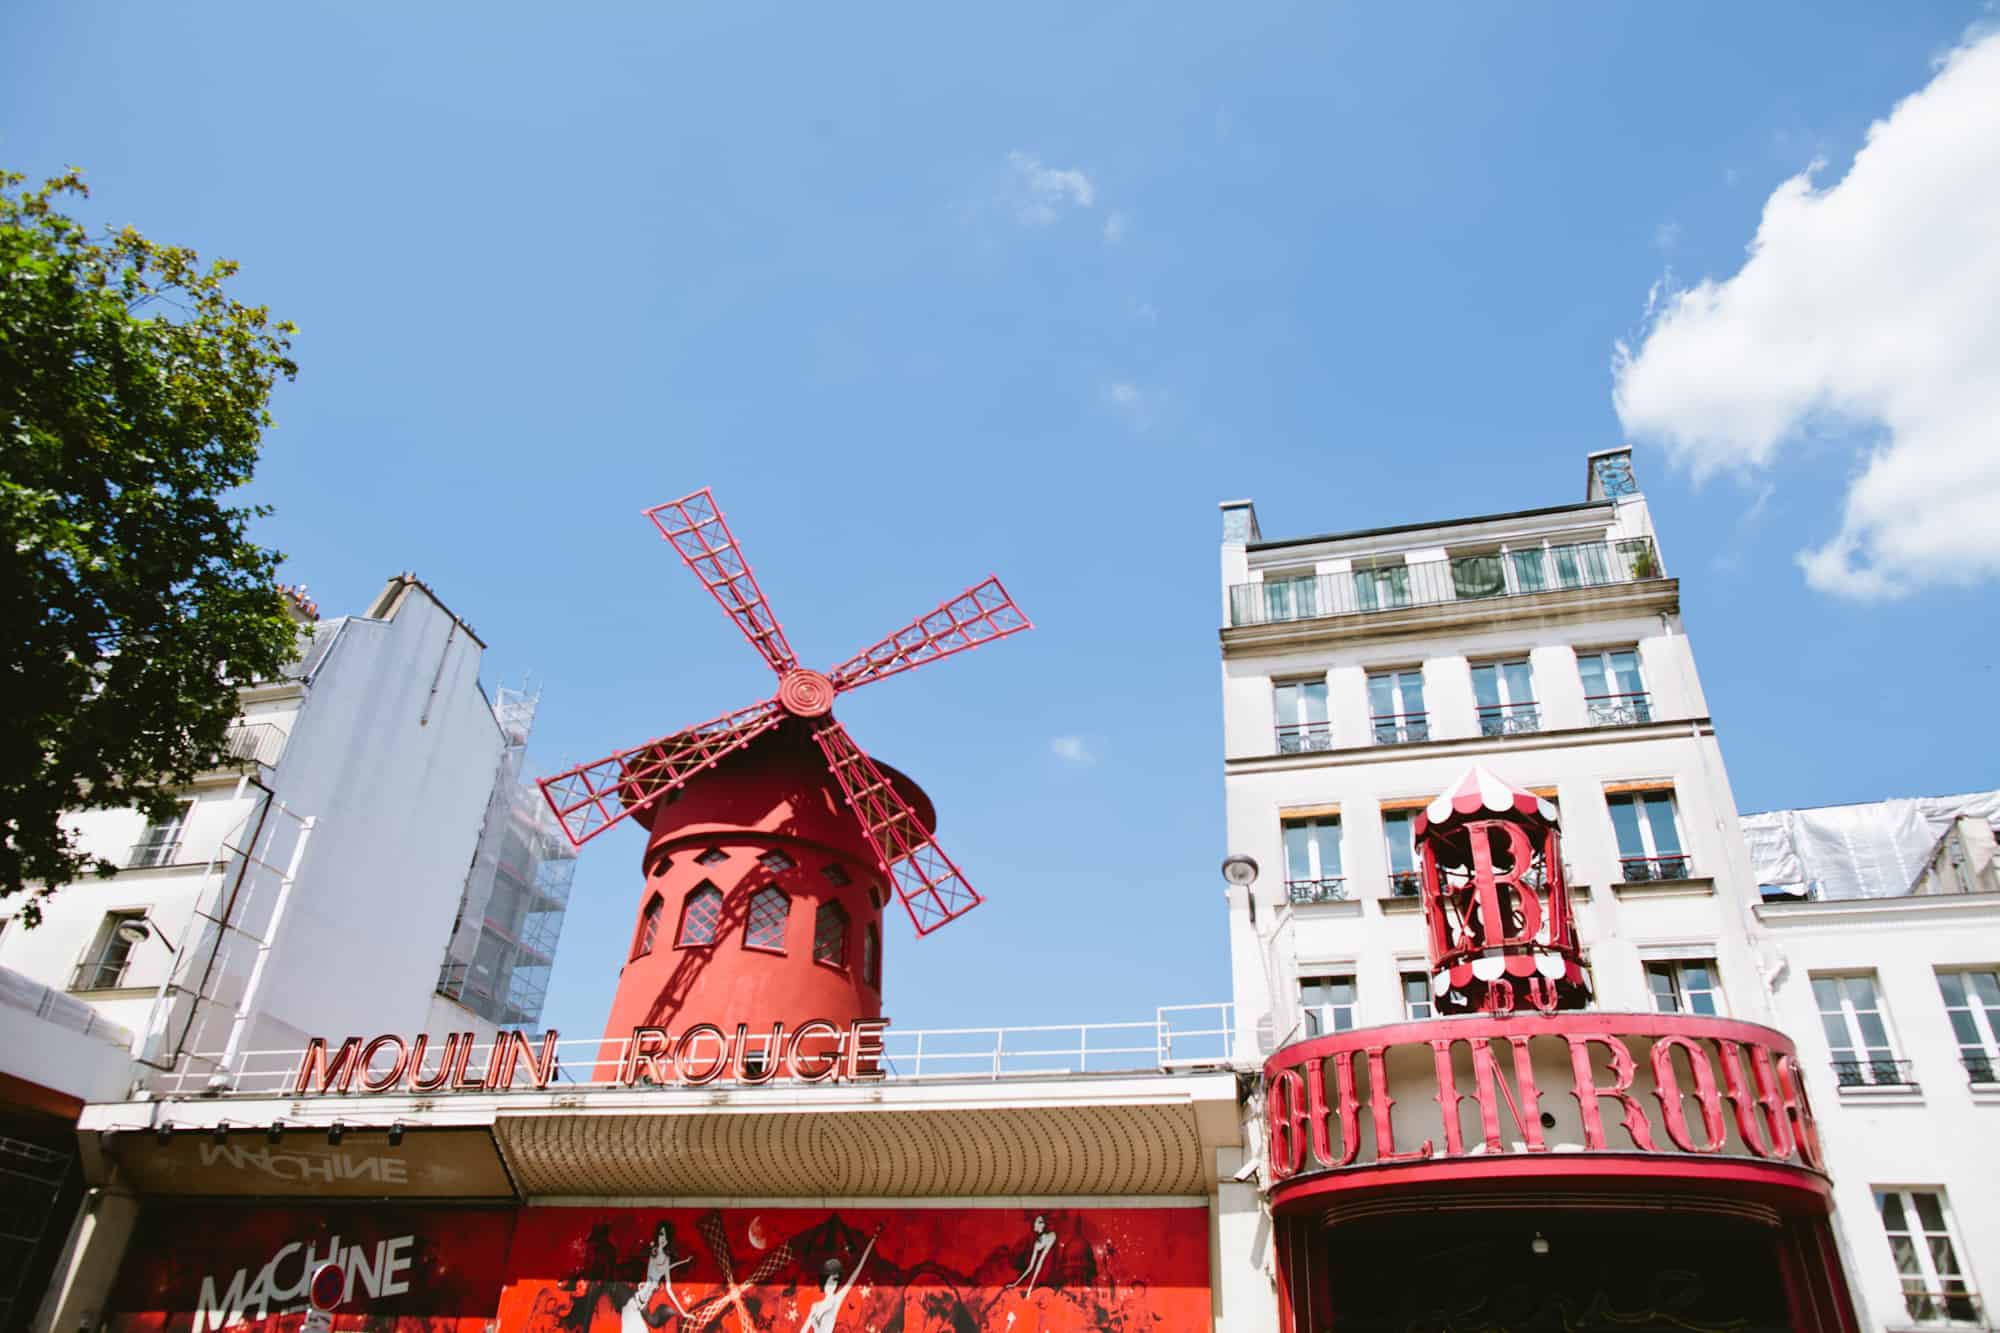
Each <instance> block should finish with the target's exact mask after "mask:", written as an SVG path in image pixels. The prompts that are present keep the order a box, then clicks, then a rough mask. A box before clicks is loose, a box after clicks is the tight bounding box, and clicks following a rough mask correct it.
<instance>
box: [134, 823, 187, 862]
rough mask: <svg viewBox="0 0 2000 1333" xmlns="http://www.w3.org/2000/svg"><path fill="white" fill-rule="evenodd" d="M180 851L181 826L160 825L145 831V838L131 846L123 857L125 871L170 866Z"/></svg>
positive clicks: (176, 824)
mask: <svg viewBox="0 0 2000 1333" xmlns="http://www.w3.org/2000/svg"><path fill="white" fill-rule="evenodd" d="M180 849H181V826H180V825H179V824H178V823H175V824H161V825H156V826H154V827H151V828H148V829H147V830H146V833H145V836H144V837H142V838H140V839H139V841H137V842H135V843H133V844H132V850H131V851H130V852H129V853H127V855H126V857H125V868H126V869H127V870H144V869H146V868H148V867H149V866H170V865H172V864H174V856H175V854H176V853H178V852H179V851H180Z"/></svg>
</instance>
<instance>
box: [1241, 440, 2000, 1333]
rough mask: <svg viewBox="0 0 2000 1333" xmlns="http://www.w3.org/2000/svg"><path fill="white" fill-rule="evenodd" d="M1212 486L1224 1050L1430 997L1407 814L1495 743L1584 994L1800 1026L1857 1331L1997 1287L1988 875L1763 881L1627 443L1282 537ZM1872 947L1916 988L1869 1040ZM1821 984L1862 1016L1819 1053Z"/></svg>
mask: <svg viewBox="0 0 2000 1333" xmlns="http://www.w3.org/2000/svg"><path fill="white" fill-rule="evenodd" d="M1222 509H1223V530H1224V535H1223V544H1222V552H1221V559H1222V569H1221V575H1222V577H1221V585H1222V586H1221V608H1220V609H1221V612H1222V617H1223V620H1222V625H1223V628H1222V631H1221V648H1222V685H1223V713H1224V736H1225V746H1226V751H1225V759H1224V775H1225V792H1226V802H1227V827H1228V838H1229V851H1230V852H1231V853H1232V855H1236V856H1247V857H1249V858H1251V859H1252V860H1253V861H1254V862H1255V864H1256V866H1257V868H1258V873H1257V876H1256V878H1255V880H1254V882H1252V883H1249V884H1247V885H1245V884H1234V885H1232V886H1231V888H1230V889H1229V891H1228V892H1229V902H1230V925H1231V930H1230V940H1231V957H1232V968H1233V974H1234V999H1235V1004H1236V1009H1235V1012H1236V1016H1237V1020H1236V1021H1237V1026H1238V1033H1239V1043H1240V1046H1239V1049H1244V1050H1258V1051H1263V1052H1265V1053H1267V1054H1268V1053H1270V1052H1272V1051H1275V1050H1279V1049H1280V1048H1284V1047H1286V1046H1287V1045H1288V1044H1291V1043H1296V1042H1299V1041H1301V1040H1303V1039H1306V1038H1311V1037H1316V1036H1320V1035H1323V1034H1332V1033H1339V1032H1345V1031H1348V1030H1350V1029H1357V1028H1368V1027H1372V1026H1375V1025H1381V1024H1392V1023H1398V1022H1403V1021H1406V1020H1420V1019H1428V1018H1431V1017H1432V1012H1433V1011H1432V1006H1431V990H1430V985H1429V983H1430V976H1429V969H1428V962H1427V943H1426V935H1425V926H1424V917H1423V913H1422V905H1421V899H1420V896H1419V894H1420V881H1419V874H1418V872H1419V869H1420V862H1419V859H1418V856H1417V853H1416V848H1415V846H1414V843H1413V840H1412V819H1413V817H1414V816H1415V815H1416V813H1417V812H1418V811H1419V810H1420V809H1421V808H1422V807H1423V806H1424V805H1425V804H1426V803H1427V802H1429V801H1430V800H1431V799H1432V798H1433V797H1435V796H1437V795H1438V794H1439V793H1440V792H1442V791H1445V790H1447V789H1448V788H1450V787H1452V786H1453V785H1454V784H1456V783H1457V782H1458V781H1459V780H1460V779H1461V777H1462V776H1463V775H1464V774H1465V772H1466V770H1467V769H1468V768H1471V767H1479V768H1483V769H1485V770H1488V771H1489V772H1490V773H1492V774H1494V775H1496V776H1497V777H1498V778H1500V779H1501V780H1503V781H1504V782H1506V783H1508V784H1511V785H1512V786H1514V787H1516V788H1519V789H1523V790H1526V791H1529V792H1533V793H1534V794H1536V795H1538V796H1540V797H1542V798H1544V799H1545V800H1546V801H1548V802H1549V803H1551V804H1552V805H1553V806H1554V807H1555V808H1556V809H1557V810H1558V811H1559V814H1560V820H1561V829H1562V834H1563V844H1564V846H1563V856H1564V860H1565V863H1566V871H1567V874H1566V877H1567V879H1568V883H1569V885H1570V893H1571V896H1572V898H1573V900H1574V903H1575V912H1576V920H1577V930H1578V936H1579V939H1580V943H1581V945H1582V947H1583V950H1584V952H1585V956H1586V959H1587V965H1588V968H1587V970H1588V976H1589V980H1590V983H1591V988H1592V992H1593V995H1594V1005H1595V1007H1596V1008H1597V1009H1600V1010H1604V1011H1622V1012H1625V1013H1645V1012H1648V1011H1664V1012H1675V1013H1681V1014H1692V1015H1716V1016H1721V1017H1724V1018H1728V1019H1736V1020H1743V1021H1745V1022H1749V1023H1754V1024H1761V1025H1765V1026H1768V1027H1775V1028H1779V1029H1782V1030H1783V1031H1785V1032H1787V1033H1788V1034H1790V1035H1792V1036H1793V1037H1794V1038H1795V1039H1796V1041H1797V1044H1798V1048H1799V1057H1800V1060H1801V1062H1802V1064H1803V1065H1805V1066H1807V1069H1806V1077H1807V1082H1808V1084H1809V1087H1810V1092H1811V1097H1812V1106H1813V1110H1814V1111H1815V1112H1816V1113H1817V1114H1818V1116H1819V1117H1820V1122H1821V1125H1822V1127H1823V1134H1824V1138H1825V1148H1826V1153H1827V1166H1828V1170H1829V1171H1830V1173H1831V1175H1832V1178H1833V1181H1834V1187H1835V1188H1834V1201H1835V1205H1836V1206H1835V1211H1834V1217H1833V1219H1832V1221H1833V1230H1834V1234H1835V1235H1836V1236H1837V1238H1838V1243H1839V1248H1840V1250H1841V1252H1842V1254H1841V1262H1842V1264H1843V1266H1844V1267H1845V1269H1846V1271H1847V1286H1848V1287H1849V1289H1850V1290H1851V1292H1852V1295H1853V1298H1854V1300H1855V1303H1856V1305H1857V1307H1858V1309H1859V1313H1860V1316H1861V1318H1862V1321H1863V1326H1865V1327H1871V1328H1881V1329H1889V1328H1903V1327H1909V1326H1914V1325H1923V1326H1929V1325H1931V1324H1934V1323H1946V1322H1949V1321H1951V1320H1953V1319H1958V1318H1963V1317H1967V1316H1968V1315H1973V1316H1976V1311H1977V1309H1978V1303H1977V1299H1976V1296H1973V1295H1970V1294H1968V1295H1964V1296H1962V1297H1957V1296H1954V1297H1952V1298H1951V1299H1946V1297H1945V1293H1947V1292H1959V1291H1963V1292H1966V1293H1971V1292H1975V1291H1977V1290H1979V1289H1980V1288H1979V1285H1978V1281H1977V1277H1976V1276H1975V1272H1976V1271H1977V1272H1978V1273H1979V1274H1980V1275H1985V1274H1990V1276H1988V1277H1987V1278H1986V1280H1987V1281H1990V1282H2000V1213H1996V1212H1995V1211H1994V1204H1993V1201H1992V1200H1993V1190H1992V1188H1991V1186H1992V1185H1993V1184H1994V1183H1995V1174H1994V1172H1993V1169H1992V1163H1993V1161H1994V1160H1995V1155H1994V1154H1993V1153H1992V1151H1991V1150H1990V1149H1988V1150H1979V1149H1975V1148H1974V1145H1976V1144H1979V1143H1980V1142H1981V1141H1982V1140H1983V1139H1984V1138H1987V1137H1990V1133H1989V1134H1988V1135H1981V1134H1980V1133H1979V1130H1980V1129H1981V1128H1987V1129H1989V1130H1990V1128H1991V1127H1992V1126H1993V1125H1994V1124H1995V1123H1996V1122H1995V1121H1994V1120H1993V1119H1992V1117H1993V1116H1994V1115H1995V1114H1996V1112H1995V1111H1994V1110H1993V1109H1992V1107H1993V1106H1994V1104H1995V1103H2000V1088H1982V1087H1980V1086H1978V1084H1977V1082H1976V1081H1975V1082H1974V1083H1973V1084H1972V1085H1970V1086H1968V1083H1967V1079H1966V1073H1967V1071H1971V1072H1973V1073H1975V1074H1977V1073H1985V1074H1987V1075H1990V1074H1991V1063H1990V1059H1991V1057H1992V1056H1993V1055H1994V1054H1995V1048H1994V1046H1993V1042H1994V1039H1995V1037H1996V1036H2000V989H1989V988H1993V987H1996V986H2000V983H1996V982H1995V981H1994V978H1993V970H1994V969H1993V964H1994V963H1995V960H1996V958H2000V933H1996V932H1995V931H1994V930H1993V928H1992V926H1993V922H1994V917H1993V916H1992V915H1991V913H1992V911H1993V907H1994V905H1995V904H1994V900H1993V899H1991V898H1990V897H1986V896H1984V895H1982V894H1970V895H1968V894H1965V893H1959V894H1957V895H1955V896H1952V897H1950V898H1946V897H1943V896H1932V897H1931V898H1929V900H1928V901H1925V902H1918V901H1917V900H1915V899H1908V900H1905V901H1902V902H1897V903H1895V904H1889V903H1885V902H1883V901H1881V900H1870V901H1868V902H1866V903H1856V902H1854V901H1844V902H1835V901H1825V900H1814V901H1799V902H1790V901H1773V902H1771V903H1766V902H1765V901H1764V895H1763V893H1762V892H1760V888H1759V886H1760V884H1763V883H1771V882H1773V881H1771V880H1769V879H1767V878H1763V877H1761V876H1760V872H1759V869H1758V867H1757V865H1756V863H1754V862H1753V859H1752V857H1751V854H1750V850H1749V847H1748V845H1747V844H1746V842H1745V838H1744V831H1743V825H1742V821H1741V820H1740V818H1739V816H1738V813H1737V809H1736V805H1735V801H1734V799H1733V797H1732V795H1731V792H1730V786H1729V779H1728V774H1727V771H1726V769H1725V766H1724V763H1723V758H1722V752H1721V749H1720V746H1719V743H1718V740H1717V737H1716V732H1715V727H1714V724H1713V722H1712V720H1711V719H1710V717H1709V714H1708V706H1707V702H1706V700H1705V699H1704V697H1703V694H1702V687H1701V680H1700V676H1699V674H1698V672H1697V670H1696V667H1695V662H1694V656H1693V652H1692V649H1691V647H1690V645H1689V641H1688V638H1687V635H1686V632H1685V630H1684V628H1683V626H1682V621H1681V605H1680V585H1679V583H1678V581H1677V580H1675V579H1674V578H1672V577H1671V576H1669V575H1668V573H1667V565H1666V562H1665V558H1664V556H1663V554H1662V552H1661V549H1660V545H1659V543H1658V542H1657V540H1656V538H1655V533H1654V530H1653V525H1652V521H1651V518H1650V516H1649V514H1648V511H1647V507H1646V502H1645V498H1644V496H1643V495H1642V494H1641V493H1640V491H1639V489H1638V486H1637V484H1636V482H1635V479H1634V476H1633V472H1632V465H1631V457H1630V452H1629V450H1624V449H1618V450H1608V451H1604V452H1601V453H1596V454H1592V455H1591V456H1590V457H1589V459H1588V462H1587V487H1586V493H1585V499H1584V501H1583V502H1582V503H1579V504H1570V505H1561V506H1555V507H1550V508H1545V509H1535V510H1529V511H1522V512H1517V513H1510V514H1495V515H1486V516H1480V517H1471V518H1460V519H1451V520H1446V521H1442V522H1437V523H1423V524H1409V525H1403V526H1397V527H1392V528H1377V529H1369V530H1363V531H1355V532H1344V533H1333V534H1328V535H1323V536H1311V537H1296V538H1282V539H1275V540H1273V539H1267V538H1265V537H1264V535H1263V534H1262V533H1261V532H1260V530H1259V526H1258V521H1257V515H1256V510H1255V508H1254V506H1253V504H1252V503H1251V502H1250V501H1248V500H1244V501H1234V502H1228V503H1225V504H1224V505H1223V506H1222ZM1975 841H1976V840H1975ZM1990 843H1991V840H1990V836H1989V837H1988V839H1987V842H1986V844H1985V845H1986V847H1987V849H1988V852H1989V853H1990ZM1972 855H1973V856H1974V857H1975V858H1976V857H1977V856H1979V855H1980V853H1979V852H1978V851H1974V852H1973V853H1972ZM1903 891H1904V892H1907V881H1906V882H1905V886H1904V890H1903ZM1780 896H1782V895H1780ZM1975 925H1976V926H1977V929H1970V930H1969V929H1967V927H1969V926H1975ZM1885 949H1886V950H1889V952H1888V953H1884V952H1883V951H1884V950H1885ZM1877 957H1879V958H1880V960H1881V961H1880V962H1879V964H1871V961H1870V960H1871V959H1873V958H1877ZM1876 966H1879V968H1880V973H1881V976H1880V980H1881V983H1882V984H1883V986H1884V987H1885V988H1887V990H1888V992H1889V993H1890V999H1891V1000H1892V1001H1894V1002H1897V1004H1898V1007H1899V1008H1900V1007H1901V994H1902V992H1904V991H1908V992H1910V995H1911V998H1910V1000H1909V1002H1908V1010H1909V1013H1908V1019H1909V1021H1908V1023H1907V1026H1904V1027H1903V1028H1902V1036H1901V1038H1900V1040H1899V1041H1891V1042H1889V1044H1888V1045H1887V1046H1886V1047H1885V1046H1883V1044H1882V1043H1883V1041H1884V1040H1885V1039H1884V1038H1881V1037H1880V1036H1879V1031H1880V1029H1879V1025H1878V1024H1877V1023H1876V1022H1875V1020H1874V1018H1872V1017H1871V1010H1870V1009H1869V1005H1870V1003H1871V996H1872V995H1874V994H1875V992H1872V991H1870V990H1869V988H1868V987H1867V986H1866V985H1865V984H1863V983H1864V982H1865V981H1866V980H1867V978H1868V977H1869V976H1870V975H1871V969H1872V968H1873V967H1876ZM1933 968H1936V969H1940V970H1939V971H1938V972H1937V973H1936V975H1933V974H1932V969H1933ZM1941 980H1942V981H1943V983H1944V985H1945V987H1946V989H1945V990H1943V991H1940V989H1939V985H1940V981H1941ZM1954 984H1956V985H1958V986H1959V989H1958V990H1953V989H1950V987H1951V986H1953V985H1954ZM1925 986H1928V988H1929V989H1928V991H1927V992H1926V991H1925V990H1924V988H1925ZM1830 987H1831V989H1829V988H1830ZM1816 993H1824V994H1825V995H1827V996H1831V997H1833V998H1831V999H1822V1000H1820V1001H1818V1002H1816V1000H1815V995H1816ZM1919 993H1922V994H1923V995H1924V996H1925V998H1924V1000H1923V1002H1922V1003H1919V1000H1918V998H1917V997H1918V994H1919ZM1961 995H1963V996H1964V997H1965V998H1964V999H1963V1002H1962V1003H1957V1004H1956V1005H1955V1007H1953V1003H1954V1000H1955V999H1957V998H1958V997H1961ZM1986 996H1991V997H1992V1003H1991V1004H1987V1003H1986V1000H1985V999H1984V998H1982V997H1986ZM1874 1003H1875V1009H1874V1010H1873V1011H1872V1012H1873V1013H1879V1012H1880V1011H1881V1005H1880V1003H1879V1001H1874ZM1948 1007H1950V1008H1951V1013H1950V1014H1949V1015H1948V1014H1947V1012H1946V1011H1947V1008H1948ZM1823 1009H1825V1010H1827V1012H1829V1013H1831V1012H1832V1011H1833V1010H1838V1011H1839V1016H1840V1022H1841V1023H1843V1024H1845V1025H1847V1029H1849V1030H1852V1031H1853V1032H1854V1033H1856V1034H1857V1035H1856V1036H1854V1037H1853V1038H1852V1040H1850V1041H1849V1042H1848V1043H1847V1044H1846V1045H1843V1046H1839V1047H1830V1046H1829V1045H1828V1042H1827V1037H1826V1033H1828V1032H1831V1031H1832V1030H1833V1028H1832V1026H1831V1024H1832V1022H1833V1019H1832V1018H1829V1019H1828V1020H1827V1026H1824V1027H1823V1025H1822V1021H1821V1012H1822V1010H1823ZM1920 1014H1921V1018H1919V1015H1920ZM1954 1023H1956V1024H1958V1026H1959V1028H1960V1029H1961V1031H1960V1032H1959V1034H1958V1036H1957V1037H1956V1038H1954V1029H1953V1026H1952V1024H1954ZM1975 1039H1976V1040H1975ZM1975 1047H1977V1049H1976V1050H1975V1049H1974V1048H1975ZM1967 1052H1970V1054H1966V1053H1967ZM1981 1052H1984V1053H1986V1056H1987V1058H1988V1063H1980V1061H1979V1058H1977V1057H1979V1056H1980V1054H1981ZM1961 1055H1963V1058H1964V1060H1965V1064H1963V1065H1962V1066H1960V1065H1959V1064H1958V1063H1957V1062H1958V1061H1959V1059H1960V1057H1961ZM1835 1060H1842V1061H1845V1062H1847V1063H1844V1064H1842V1065H1840V1066H1838V1067H1837V1066H1836V1064H1835V1063H1834V1061H1835ZM1856 1060H1859V1061H1860V1062H1861V1063H1860V1064H1859V1065H1856V1064H1854V1063H1853V1062H1854V1061H1856ZM1899 1061H1908V1062H1910V1063H1912V1064H1919V1063H1920V1064H1922V1065H1924V1077H1923V1078H1922V1079H1921V1080H1918V1081H1921V1082H1922V1083H1923V1084H1924V1088H1923V1091H1922V1093H1921V1094H1919V1093H1918V1092H1917V1091H1916V1090H1915V1089H1914V1088H1912V1087H1910V1086H1909V1083H1908V1082H1907V1081H1903V1080H1901V1079H1899V1078H1897V1077H1896V1074H1895V1070H1896V1069H1897V1068H1899V1067H1900V1066H1899V1065H1897V1063H1896V1062H1899ZM1880 1062H1887V1063H1880ZM1933 1066H1934V1067H1935V1072H1933V1070H1932V1067H1933ZM1856 1068H1859V1069H1860V1070H1861V1071H1862V1072H1861V1073H1859V1074H1856V1073H1855V1072H1854V1070H1855V1069H1856ZM1948 1068H1955V1069H1957V1070H1958V1073H1957V1082H1956V1085H1955V1086H1953V1087H1951V1088H1949V1089H1945V1088H1943V1087H1939V1088H1938V1089H1937V1091H1936V1092H1935V1093H1933V1091H1932V1083H1933V1080H1934V1079H1943V1078H1944V1075H1945V1073H1946V1072H1947V1069H1948ZM1878 1075H1881V1077H1878ZM1400 1095H1401V1094H1400V1093H1399V1096H1400ZM1549 1105H1550V1103H1547V1102H1545V1103H1544V1106H1545V1108H1546V1107H1548V1106H1549ZM1926 1108H1928V1109H1926ZM1569 1114H1571V1115H1573V1114H1574V1113H1573V1112H1571V1113H1569ZM1927 1115H1933V1116H1936V1117H1938V1118H1936V1119H1927V1118H1926V1117H1927ZM1544 1123H1546V1124H1548V1125H1549V1126H1550V1128H1551V1130H1552V1132H1553V1134H1554V1136H1555V1137H1556V1138H1558V1139H1560V1138H1561V1136H1562V1135H1563V1133H1565V1132H1566V1130H1567V1126H1566V1125H1565V1126H1561V1127H1559V1126H1558V1125H1557V1121H1556V1119H1555V1118H1553V1117H1550V1116H1546V1115H1545V1116H1544ZM1890 1144H1894V1145H1896V1146H1895V1148H1894V1150H1893V1151H1891V1150H1890V1148H1889V1147H1888V1145H1890ZM1560 1150H1561V1149H1558V1151H1560ZM1974 1163H1977V1165H1975V1164H1974ZM1878 1195H1880V1196H1882V1197H1884V1198H1893V1202H1891V1203H1887V1204H1878V1201H1877V1196H1878ZM1885 1210H1886V1211H1885ZM1885 1217H1888V1218H1889V1219H1890V1220H1891V1222H1892V1223H1893V1222H1897V1221H1900V1222H1901V1223H1902V1224H1903V1226H1902V1229H1901V1230H1900V1231H1896V1232H1893V1233H1892V1232H1891V1231H1890V1230H1887V1229H1885V1223H1884V1218H1885ZM1536 1239H1537V1243H1538V1245H1539V1244H1540V1243H1541V1238H1540V1237H1539V1236H1538V1237H1537V1238H1536ZM1541 1252H1543V1251H1541V1250H1538V1251H1537V1253H1541ZM1899 1265H1900V1266H1901V1271H1900V1272H1899ZM1926 1265H1928V1267H1926ZM1954 1265H1955V1266H1957V1268H1958V1270H1959V1271H1957V1272H1950V1271H1948V1269H1950V1268H1951V1267H1952V1266H1954ZM1905 1290H1908V1291H1910V1292H1912V1293H1915V1294H1914V1295H1913V1296H1912V1298H1911V1299H1910V1300H1909V1301H1908V1303H1907V1306H1906V1303H1905V1300H1904V1298H1903V1292H1904V1291H1905ZM1926 1293H1928V1294H1926ZM1294 1317H1295V1318H1296V1319H1297V1321H1298V1322H1297V1323H1296V1324H1295V1327H1305V1326H1306V1324H1307V1323H1308V1322H1309V1321H1308V1320H1306V1319H1304V1318H1303V1317H1302V1316H1294ZM1826 1326H1829V1327H1831V1326H1835V1324H1832V1323H1829V1324H1827V1325H1826Z"/></svg>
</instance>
